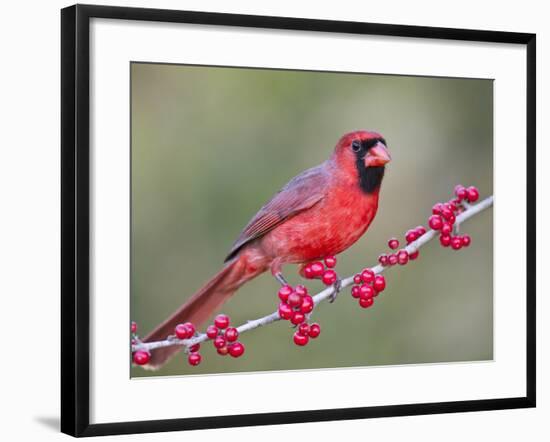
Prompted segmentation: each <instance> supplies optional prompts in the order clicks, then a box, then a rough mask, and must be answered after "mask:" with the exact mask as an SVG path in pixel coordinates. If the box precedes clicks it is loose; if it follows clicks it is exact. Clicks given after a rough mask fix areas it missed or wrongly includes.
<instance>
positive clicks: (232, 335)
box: [206, 314, 244, 358]
mask: <svg viewBox="0 0 550 442" xmlns="http://www.w3.org/2000/svg"><path fill="white" fill-rule="evenodd" d="M230 322H231V320H230V319H229V316H227V315H224V314H220V315H218V316H216V317H215V318H214V324H212V325H209V326H208V327H207V328H206V336H208V337H209V338H210V339H212V340H213V343H214V347H215V348H216V352H217V353H218V354H219V355H220V356H226V355H229V356H232V357H234V358H238V357H240V356H242V355H243V354H244V345H243V344H242V343H241V342H239V341H238V340H237V339H239V331H238V330H237V329H236V328H235V327H230V326H229V325H230Z"/></svg>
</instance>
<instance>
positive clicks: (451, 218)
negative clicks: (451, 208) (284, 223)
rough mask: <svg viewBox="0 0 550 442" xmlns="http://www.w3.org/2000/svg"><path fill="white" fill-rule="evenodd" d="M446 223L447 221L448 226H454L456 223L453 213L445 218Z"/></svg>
mask: <svg viewBox="0 0 550 442" xmlns="http://www.w3.org/2000/svg"><path fill="white" fill-rule="evenodd" d="M445 219H446V220H447V221H449V224H454V223H455V221H456V216H455V215H454V213H451V214H450V215H449V216H448V217H447V218H445Z"/></svg>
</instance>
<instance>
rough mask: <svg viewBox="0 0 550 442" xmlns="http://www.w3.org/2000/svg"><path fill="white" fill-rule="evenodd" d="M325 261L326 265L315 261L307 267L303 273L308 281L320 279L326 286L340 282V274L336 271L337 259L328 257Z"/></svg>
mask: <svg viewBox="0 0 550 442" xmlns="http://www.w3.org/2000/svg"><path fill="white" fill-rule="evenodd" d="M324 261H325V262H324V264H323V263H322V262H321V261H315V262H311V263H309V264H308V265H306V266H305V267H304V271H303V273H304V276H305V277H306V279H320V280H321V281H323V284H325V285H332V284H334V283H335V282H336V281H337V280H338V274H337V273H336V271H335V270H334V267H336V257H334V256H327V257H326V258H325V259H324ZM325 266H326V268H325Z"/></svg>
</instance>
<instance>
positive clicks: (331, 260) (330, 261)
mask: <svg viewBox="0 0 550 442" xmlns="http://www.w3.org/2000/svg"><path fill="white" fill-rule="evenodd" d="M325 265H326V266H327V267H328V268H329V269H332V268H334V267H336V257H334V256H327V257H326V258H325Z"/></svg>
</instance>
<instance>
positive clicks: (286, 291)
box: [278, 285, 293, 302]
mask: <svg viewBox="0 0 550 442" xmlns="http://www.w3.org/2000/svg"><path fill="white" fill-rule="evenodd" d="M292 292H293V290H292V287H291V286H289V285H283V286H282V287H281V288H280V289H279V293H278V295H279V299H280V300H281V301H283V302H287V300H288V297H289V296H290V294H291V293H292Z"/></svg>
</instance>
